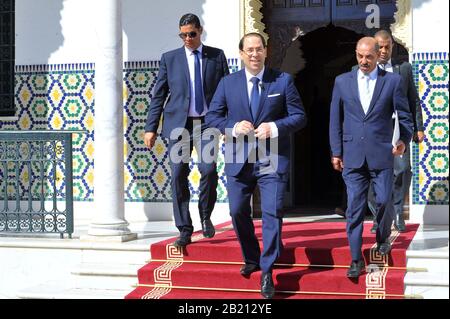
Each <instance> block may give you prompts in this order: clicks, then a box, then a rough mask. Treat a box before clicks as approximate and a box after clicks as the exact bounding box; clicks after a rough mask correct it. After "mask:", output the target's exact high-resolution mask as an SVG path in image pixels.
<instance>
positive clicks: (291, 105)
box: [206, 68, 306, 176]
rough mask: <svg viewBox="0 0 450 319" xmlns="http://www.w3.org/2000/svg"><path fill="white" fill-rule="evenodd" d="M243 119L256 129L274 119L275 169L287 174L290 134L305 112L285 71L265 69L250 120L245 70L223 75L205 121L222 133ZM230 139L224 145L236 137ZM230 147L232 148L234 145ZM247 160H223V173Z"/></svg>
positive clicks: (234, 172) (303, 120)
mask: <svg viewBox="0 0 450 319" xmlns="http://www.w3.org/2000/svg"><path fill="white" fill-rule="evenodd" d="M243 120H247V121H249V122H251V123H253V126H254V127H255V128H257V127H258V126H259V125H260V124H261V123H264V122H275V125H276V126H277V128H278V134H279V135H278V137H277V141H278V154H277V155H278V157H277V161H278V167H277V172H278V173H280V174H282V173H286V172H287V170H288V169H289V149H290V145H289V134H290V133H293V132H295V131H297V130H299V129H301V128H303V127H304V126H305V125H306V114H305V111H304V109H303V106H302V102H301V99H300V95H299V93H298V91H297V89H296V87H295V85H294V82H293V80H292V77H291V76H290V75H289V74H287V73H283V72H280V71H275V70H271V69H268V68H266V69H265V72H264V75H263V78H262V89H261V99H260V105H259V110H258V114H257V117H256V119H253V117H252V114H251V110H250V106H249V99H248V93H247V78H246V76H245V69H242V70H241V71H239V72H236V73H233V74H230V75H228V76H226V77H224V78H223V79H222V80H221V81H220V83H219V86H218V87H217V91H216V93H215V94H214V98H213V100H212V101H211V105H210V109H209V112H208V113H207V114H206V123H207V125H208V126H210V127H215V128H218V129H219V130H220V131H221V133H222V134H225V133H226V132H225V130H226V129H227V130H228V131H229V132H231V130H232V129H233V127H234V125H235V124H236V123H238V122H240V121H243ZM230 140H231V141H230ZM230 140H228V137H227V144H228V143H236V139H235V138H230ZM267 142H268V141H267ZM244 144H246V142H244ZM228 145H229V144H228ZM231 146H232V147H233V145H231ZM234 146H236V145H234ZM226 147H227V146H226ZM251 147H252V146H249V147H248V148H251ZM237 148H238V147H236V148H234V147H233V150H234V151H237ZM244 148H245V145H244ZM233 155H234V156H233V159H235V158H236V156H235V155H236V153H234V154H233ZM245 156H246V154H245ZM246 159H247V156H246V157H245V158H244V161H240V162H235V161H232V162H226V163H225V173H226V174H227V175H229V176H236V175H237V174H239V172H240V171H241V169H242V167H243V166H244V163H245V161H246ZM226 160H227V159H226Z"/></svg>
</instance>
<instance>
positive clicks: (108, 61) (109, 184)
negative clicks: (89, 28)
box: [82, 0, 137, 242]
mask: <svg viewBox="0 0 450 319" xmlns="http://www.w3.org/2000/svg"><path fill="white" fill-rule="evenodd" d="M94 4H95V5H96V8H95V10H96V11H95V12H97V13H96V26H95V33H96V36H97V43H98V47H97V56H96V61H95V135H94V140H95V157H94V208H95V213H94V214H95V215H94V216H93V220H92V221H91V224H90V226H89V230H88V236H86V237H83V238H82V240H83V239H85V240H94V241H97V240H98V241H120V242H122V241H127V240H132V239H136V238H137V235H136V234H132V233H131V232H130V230H129V229H128V222H127V221H126V220H125V203H124V154H123V143H124V137H123V104H122V103H123V100H122V92H123V90H122V78H123V53H122V51H123V48H122V2H121V0H96V1H94Z"/></svg>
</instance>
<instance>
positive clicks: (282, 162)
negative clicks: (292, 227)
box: [206, 33, 306, 298]
mask: <svg viewBox="0 0 450 319" xmlns="http://www.w3.org/2000/svg"><path fill="white" fill-rule="evenodd" d="M239 51H240V58H241V59H242V61H243V62H244V64H245V68H244V69H243V70H241V71H239V72H236V73H234V74H231V75H229V76H227V77H225V78H223V79H222V80H221V81H220V83H219V86H218V87H217V91H216V93H215V94H214V98H213V100H212V101H211V107H210V111H209V113H208V114H207V115H206V122H207V123H208V126H211V127H215V128H218V129H219V130H220V131H221V133H222V134H225V136H226V144H225V173H226V176H227V191H228V199H229V205H230V214H231V217H232V222H233V227H234V230H235V232H236V236H237V238H238V240H239V243H240V245H241V248H242V254H243V258H244V261H245V264H244V266H242V268H241V270H240V272H241V274H242V275H243V276H246V277H247V276H249V275H250V274H251V273H253V272H255V271H257V270H259V269H261V270H262V277H261V294H262V295H263V297H265V298H272V297H273V295H274V293H275V289H274V283H273V279H272V268H273V264H274V263H275V260H276V259H277V258H278V257H279V256H280V254H281V251H282V249H283V243H282V241H281V227H282V222H283V220H282V211H281V209H282V205H283V196H284V193H285V191H286V185H287V181H288V170H289V148H290V145H289V135H290V134H291V133H293V132H295V131H297V130H299V129H301V128H302V127H304V126H305V125H306V115H305V112H304V109H303V106H302V103H301V100H300V95H299V93H298V91H297V89H296V88H295V86H294V82H293V80H292V77H291V76H290V75H288V74H287V73H282V72H279V71H275V70H271V69H268V68H265V66H264V61H265V59H266V54H267V52H266V42H265V40H264V38H263V37H262V36H261V35H260V34H258V33H249V34H247V35H245V36H244V37H243V38H242V39H241V41H240V43H239ZM257 185H258V186H259V189H260V192H261V210H262V232H263V246H264V249H263V251H262V253H261V251H260V247H259V243H258V240H257V238H256V236H255V229H254V225H253V221H252V218H251V207H250V199H251V196H252V194H253V191H254V189H255V187H256V186H257Z"/></svg>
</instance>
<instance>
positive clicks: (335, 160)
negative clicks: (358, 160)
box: [331, 156, 344, 172]
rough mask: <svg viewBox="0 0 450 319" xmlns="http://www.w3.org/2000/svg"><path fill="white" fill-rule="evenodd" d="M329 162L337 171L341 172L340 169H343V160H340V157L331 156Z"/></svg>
mask: <svg viewBox="0 0 450 319" xmlns="http://www.w3.org/2000/svg"><path fill="white" fill-rule="evenodd" d="M331 164H332V165H333V168H334V169H335V170H337V171H339V172H342V170H343V169H344V162H343V161H342V157H339V156H337V157H335V156H333V157H332V158H331Z"/></svg>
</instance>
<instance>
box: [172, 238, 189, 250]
mask: <svg viewBox="0 0 450 319" xmlns="http://www.w3.org/2000/svg"><path fill="white" fill-rule="evenodd" d="M191 242H192V241H191V236H180V237H178V239H177V240H175V242H174V243H173V245H174V246H175V247H185V246H186V245H187V244H190V243H191Z"/></svg>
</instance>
